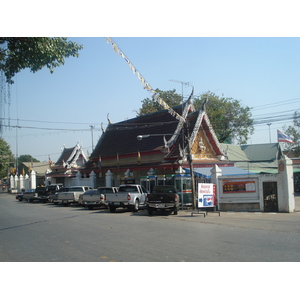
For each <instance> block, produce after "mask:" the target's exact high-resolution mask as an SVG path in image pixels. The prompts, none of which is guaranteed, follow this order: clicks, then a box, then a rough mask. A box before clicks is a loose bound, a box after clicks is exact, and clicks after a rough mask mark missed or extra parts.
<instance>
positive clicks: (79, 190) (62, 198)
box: [57, 186, 92, 206]
mask: <svg viewBox="0 0 300 300" xmlns="http://www.w3.org/2000/svg"><path fill="white" fill-rule="evenodd" d="M87 190H92V188H91V187H90V186H71V187H70V189H69V191H68V192H62V193H58V194H57V203H58V204H60V203H62V204H63V205H64V206H68V205H69V204H71V203H73V204H79V196H80V195H82V194H83V193H84V192H85V191H87Z"/></svg>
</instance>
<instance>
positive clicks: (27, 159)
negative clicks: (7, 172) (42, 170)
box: [18, 154, 40, 162]
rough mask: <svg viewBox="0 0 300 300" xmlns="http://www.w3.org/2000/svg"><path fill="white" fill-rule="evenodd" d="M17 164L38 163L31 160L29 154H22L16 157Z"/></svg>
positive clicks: (35, 160)
mask: <svg viewBox="0 0 300 300" xmlns="http://www.w3.org/2000/svg"><path fill="white" fill-rule="evenodd" d="M18 161H19V162H40V161H39V160H38V159H36V158H33V157H32V156H31V155H29V154H23V155H20V156H19V157H18Z"/></svg>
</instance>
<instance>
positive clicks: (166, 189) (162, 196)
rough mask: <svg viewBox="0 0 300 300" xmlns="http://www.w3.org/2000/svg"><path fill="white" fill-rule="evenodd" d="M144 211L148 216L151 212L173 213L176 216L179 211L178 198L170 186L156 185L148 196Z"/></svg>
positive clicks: (173, 188)
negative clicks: (145, 210)
mask: <svg viewBox="0 0 300 300" xmlns="http://www.w3.org/2000/svg"><path fill="white" fill-rule="evenodd" d="M146 209H147V211H148V214H149V215H152V214H153V211H160V212H170V213H172V212H174V215H177V213H178V209H179V196H178V194H177V192H176V189H175V187H174V186H172V185H156V186H154V187H153V190H152V193H150V194H148V199H147V201H146Z"/></svg>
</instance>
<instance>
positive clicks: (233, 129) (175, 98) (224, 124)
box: [137, 89, 254, 144]
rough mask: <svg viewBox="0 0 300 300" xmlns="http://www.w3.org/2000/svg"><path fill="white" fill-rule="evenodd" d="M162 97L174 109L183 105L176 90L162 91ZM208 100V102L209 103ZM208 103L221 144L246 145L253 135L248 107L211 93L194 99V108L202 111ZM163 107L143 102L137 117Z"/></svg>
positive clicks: (150, 100)
mask: <svg viewBox="0 0 300 300" xmlns="http://www.w3.org/2000/svg"><path fill="white" fill-rule="evenodd" d="M156 91H157V92H159V94H160V97H161V98H162V99H163V100H164V101H165V102H166V103H167V104H168V105H169V106H170V107H174V106H177V105H179V104H180V103H181V101H182V98H181V96H180V95H178V94H177V93H176V92H175V89H174V90H171V91H165V92H163V91H160V90H159V89H156ZM207 100H208V101H207ZM205 101H207V103H206V105H205V109H206V112H207V115H208V117H209V119H210V122H211V124H212V127H213V129H214V131H215V133H216V135H217V137H218V140H219V141H220V142H221V143H233V142H234V141H235V140H236V141H237V143H238V144H246V142H247V140H248V138H249V136H250V135H251V134H253V132H254V127H253V119H252V115H251V112H250V108H249V107H248V106H245V107H243V106H242V105H241V103H240V101H238V100H235V99H233V98H224V97H219V96H217V95H215V94H214V93H211V92H206V93H203V94H202V95H200V96H199V97H195V98H194V107H195V109H196V110H198V109H200V108H201V106H202V105H203V103H204V102H205ZM161 109H162V107H161V106H160V105H159V104H158V103H157V102H156V101H155V100H153V99H149V98H146V99H144V100H142V108H140V110H139V112H138V114H137V116H142V115H145V114H149V113H153V112H156V111H159V110H161Z"/></svg>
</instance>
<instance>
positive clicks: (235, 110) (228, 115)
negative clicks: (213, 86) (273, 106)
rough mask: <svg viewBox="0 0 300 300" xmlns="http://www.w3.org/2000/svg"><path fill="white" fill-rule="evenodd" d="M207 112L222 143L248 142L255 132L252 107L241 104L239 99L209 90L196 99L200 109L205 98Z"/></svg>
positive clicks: (197, 107) (196, 104)
mask: <svg viewBox="0 0 300 300" xmlns="http://www.w3.org/2000/svg"><path fill="white" fill-rule="evenodd" d="M206 99H207V100H208V102H207V104H206V112H207V115H208V117H209V119H210V122H211V124H212V126H213V129H214V131H215V132H216V135H217V137H218V139H219V141H220V142H221V143H229V144H231V143H233V142H234V141H235V140H236V141H237V143H238V144H246V143H247V140H248V138H249V136H250V135H251V134H253V132H254V126H253V119H252V118H251V117H252V114H251V112H250V107H248V106H245V107H243V106H241V104H240V101H239V100H235V99H233V98H224V97H219V96H216V95H215V94H213V93H210V92H207V93H204V94H202V95H201V96H200V98H198V99H195V102H194V106H195V108H196V109H199V108H200V107H201V105H202V103H203V102H204V101H205V100H206Z"/></svg>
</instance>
